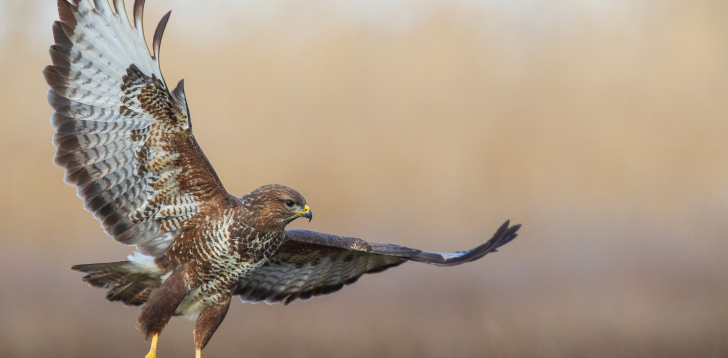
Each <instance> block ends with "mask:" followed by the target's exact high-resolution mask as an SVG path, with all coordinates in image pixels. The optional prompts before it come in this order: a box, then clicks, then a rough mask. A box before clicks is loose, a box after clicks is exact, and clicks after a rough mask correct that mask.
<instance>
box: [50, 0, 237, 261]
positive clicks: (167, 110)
mask: <svg viewBox="0 0 728 358" xmlns="http://www.w3.org/2000/svg"><path fill="white" fill-rule="evenodd" d="M143 8H144V1H143V0H137V1H136V2H135V3H134V24H133V25H132V24H130V22H129V19H128V18H127V15H126V10H125V9H124V1H123V0H114V9H112V8H111V6H110V4H109V2H108V0H95V1H94V3H93V4H92V3H91V2H90V1H89V0H72V2H71V3H68V2H66V1H65V0H59V1H58V12H59V15H60V21H56V22H55V23H54V24H53V36H54V38H55V45H53V46H51V48H50V54H51V59H52V61H53V65H52V66H48V67H46V68H45V70H44V71H43V74H44V75H45V78H46V81H47V82H48V85H50V87H51V89H50V90H49V91H48V95H47V96H48V102H49V103H50V105H51V107H53V109H54V110H55V111H56V113H54V114H53V116H52V117H51V124H52V125H53V128H55V129H56V131H57V133H56V134H55V135H54V137H53V144H54V145H55V146H56V148H58V152H57V153H56V156H55V159H54V162H55V163H56V164H57V165H58V166H60V167H62V168H64V169H66V175H65V178H64V180H65V182H66V183H68V184H69V185H72V186H75V187H77V194H78V196H79V197H80V198H82V199H84V207H85V208H86V210H88V211H90V212H92V213H94V217H96V218H97V219H99V220H100V221H101V226H102V227H103V228H104V229H105V231H106V233H107V234H109V235H110V236H111V237H113V238H114V239H116V240H117V241H119V242H121V243H123V244H127V245H137V248H138V249H139V250H140V251H141V252H142V253H145V254H148V255H160V254H162V253H163V252H164V251H165V250H166V249H167V247H169V245H170V244H171V243H172V241H173V240H174V239H175V237H177V236H178V235H179V233H180V232H181V231H182V230H183V229H184V228H185V227H189V226H191V225H194V224H195V223H196V222H198V221H201V220H203V218H204V217H206V216H207V217H215V213H217V212H219V211H220V209H222V208H225V207H229V206H235V205H237V201H236V199H235V198H234V197H232V196H230V195H228V194H227V192H226V191H225V189H224V187H223V186H222V184H221V183H220V180H219V179H218V178H217V175H216V174H215V171H214V170H213V169H212V167H211V166H210V164H209V162H208V161H207V158H205V155H204V154H203V153H202V151H201V150H200V148H199V146H198V145H197V142H196V141H195V139H194V137H193V136H192V128H191V123H190V115H189V112H188V108H187V102H186V99H185V94H184V88H183V82H182V81H180V83H179V85H178V86H177V88H176V89H174V90H173V91H171V92H170V91H169V89H168V88H167V84H166V83H165V82H164V79H163V78H162V73H161V71H160V68H159V46H160V43H161V40H162V33H163V32H164V28H165V26H166V24H167V20H168V19H169V15H170V14H169V13H167V14H166V15H165V16H164V18H162V21H160V23H159V25H158V27H157V30H156V32H155V33H154V41H153V51H154V54H153V55H150V53H149V50H148V49H147V45H146V43H145V40H144V33H143V31H142V12H143Z"/></svg>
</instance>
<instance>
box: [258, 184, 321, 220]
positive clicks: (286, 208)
mask: <svg viewBox="0 0 728 358" xmlns="http://www.w3.org/2000/svg"><path fill="white" fill-rule="evenodd" d="M246 197H247V198H246V199H247V200H246V201H248V202H249V203H250V205H251V207H252V209H253V210H255V211H256V212H257V213H258V215H260V216H261V217H265V218H267V219H268V220H271V221H274V222H277V223H281V224H283V225H287V224H288V223H290V222H291V221H293V220H296V219H298V218H300V217H304V218H308V221H311V219H312V218H313V213H312V212H311V209H310V208H309V207H308V205H306V199H304V198H303V195H301V194H300V193H299V192H297V191H295V190H293V189H291V188H289V187H287V186H285V185H280V184H270V185H265V186H262V187H260V188H258V189H255V190H253V191H252V192H251V193H250V194H248V195H246Z"/></svg>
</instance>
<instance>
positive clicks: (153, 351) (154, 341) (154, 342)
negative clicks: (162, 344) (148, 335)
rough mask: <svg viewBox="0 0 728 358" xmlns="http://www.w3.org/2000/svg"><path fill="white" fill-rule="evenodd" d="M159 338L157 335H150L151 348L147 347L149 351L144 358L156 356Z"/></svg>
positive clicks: (155, 357)
mask: <svg viewBox="0 0 728 358" xmlns="http://www.w3.org/2000/svg"><path fill="white" fill-rule="evenodd" d="M158 339H159V335H158V334H155V335H154V336H152V348H149V353H147V355H146V356H144V358H157V340H158Z"/></svg>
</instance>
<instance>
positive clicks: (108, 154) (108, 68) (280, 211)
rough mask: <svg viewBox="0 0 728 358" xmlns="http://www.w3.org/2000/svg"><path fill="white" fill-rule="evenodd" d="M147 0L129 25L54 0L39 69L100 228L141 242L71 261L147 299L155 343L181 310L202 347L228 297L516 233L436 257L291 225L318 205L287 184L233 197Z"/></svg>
mask: <svg viewBox="0 0 728 358" xmlns="http://www.w3.org/2000/svg"><path fill="white" fill-rule="evenodd" d="M143 7H144V1H143V0H136V1H135V3H134V11H133V21H129V18H128V17H127V13H126V10H125V9H124V1H123V0H114V2H113V4H111V3H109V1H108V0H95V1H94V2H93V3H91V1H90V0H72V1H71V2H67V1H66V0H59V1H58V13H59V17H60V21H56V22H55V23H54V24H53V36H54V38H55V44H54V45H52V46H51V48H50V55H51V59H52V62H53V65H52V66H48V67H46V68H45V70H44V71H43V74H44V76H45V79H46V81H47V82H48V85H49V86H50V87H51V89H50V90H49V91H48V94H47V98H48V102H49V103H50V106H51V107H52V108H53V109H54V110H55V113H54V114H53V115H52V116H51V124H52V125H53V128H54V129H55V130H56V132H57V133H56V134H55V135H54V136H53V144H54V145H55V146H56V148H57V149H58V151H57V153H56V155H55V158H54V162H55V164H57V165H58V166H60V167H62V168H64V169H65V170H66V173H65V177H64V180H65V182H66V183H67V184H69V185H72V186H75V187H76V188H77V194H78V196H79V197H80V198H81V199H83V200H84V208H85V209H86V210H88V211H90V212H92V213H93V214H94V217H95V218H96V219H98V220H99V221H100V222H101V226H102V227H103V228H104V231H105V232H106V234H108V235H109V236H111V237H112V238H114V239H115V240H116V241H118V242H120V243H122V244H125V245H135V246H136V250H137V252H135V253H134V254H133V255H130V256H129V257H128V260H127V261H120V262H111V263H97V264H86V265H76V266H73V267H72V268H73V269H74V270H78V271H82V272H85V273H87V275H86V276H85V277H83V280H84V281H85V282H87V283H89V284H91V285H93V286H95V287H101V288H106V289H108V290H109V291H108V294H107V296H106V298H107V299H108V300H109V301H120V302H122V303H124V304H126V305H144V307H143V309H142V312H141V315H140V316H139V321H138V327H139V328H140V329H141V331H142V332H143V333H144V334H145V336H146V338H147V339H149V338H151V339H152V344H151V349H150V351H149V353H148V354H147V358H149V357H156V346H157V339H158V336H159V334H160V333H161V332H162V329H163V328H164V327H165V326H166V325H167V323H168V322H169V320H170V318H171V317H172V316H175V315H186V316H191V317H197V321H196V324H195V330H194V339H195V348H196V357H198V358H199V357H200V354H201V350H202V349H203V348H204V347H205V345H206V344H207V342H208V341H209V340H210V337H212V335H213V333H214V332H215V330H216V329H217V327H218V326H219V325H220V323H221V322H222V320H223V319H224V318H225V315H226V313H227V311H228V307H229V306H230V301H231V298H232V297H233V296H238V297H239V298H240V299H241V300H242V301H243V302H247V301H249V302H259V301H265V302H267V303H269V304H272V303H275V302H282V303H284V304H286V305H287V304H289V303H291V302H293V301H295V300H296V299H302V300H307V299H310V298H312V297H313V296H318V295H324V294H330V293H332V292H334V291H337V290H339V289H341V288H342V287H343V286H344V285H348V284H351V283H354V282H355V281H356V280H357V279H358V278H359V277H360V276H361V275H363V274H365V273H373V272H379V271H383V270H385V269H387V268H389V267H393V266H397V265H400V264H402V263H404V262H406V261H418V262H424V263H428V264H433V265H439V266H452V265H458V264H461V263H464V262H470V261H475V260H477V259H479V258H481V257H483V256H484V255H485V254H487V253H489V252H494V251H495V250H496V248H498V247H499V246H501V245H504V244H506V243H508V242H509V241H511V240H513V239H514V238H515V237H516V231H517V230H518V229H519V227H520V225H513V226H509V222H508V221H506V222H505V223H504V224H503V225H502V226H501V227H500V228H499V229H498V230H497V231H496V233H495V235H494V236H493V238H491V239H490V240H488V241H487V242H486V243H484V244H482V245H480V246H478V247H476V248H474V249H472V250H469V251H460V252H455V253H448V254H440V253H433V252H425V251H421V250H417V249H411V248H407V247H403V246H398V245H393V244H377V243H370V242H367V241H364V240H361V239H357V238H352V237H343V236H336V235H330V234H323V233H317V232H311V231H305V230H286V229H285V228H286V225H288V224H289V223H290V222H292V221H293V220H295V219H297V218H299V217H304V218H308V219H309V221H310V220H311V218H312V212H311V209H310V208H309V206H308V205H307V203H306V200H305V199H304V198H303V196H302V195H301V194H299V193H298V192H297V191H295V190H293V189H291V188H288V187H286V186H283V185H278V184H273V185H266V186H263V187H260V188H258V189H256V190H254V191H252V192H250V193H249V194H246V195H243V196H240V197H236V196H234V195H231V194H229V193H228V192H227V191H226V190H225V188H224V186H223V185H222V183H221V182H220V179H219V178H218V177H217V175H216V174H215V171H214V170H213V169H212V166H211V165H210V162H209V161H208V160H207V158H206V157H205V155H204V154H203V153H202V150H201V149H200V147H199V145H198V144H197V142H196V141H195V137H194V136H193V135H192V123H191V121H190V113H189V109H188V106H187V98H186V96H185V91H184V86H183V81H180V82H179V84H178V85H177V86H176V87H175V88H174V89H170V88H169V87H167V83H166V82H165V81H164V78H163V77H162V73H161V71H160V67H159V46H160V43H161V40H162V33H163V32H164V28H165V25H166V24H167V21H168V20H169V15H170V13H167V14H166V15H165V16H164V17H163V18H162V20H161V22H160V23H159V25H158V26H157V29H156V31H155V33H154V39H153V45H152V53H151V54H150V51H149V49H148V48H147V45H146V42H145V39H144V32H143V31H142V12H143Z"/></svg>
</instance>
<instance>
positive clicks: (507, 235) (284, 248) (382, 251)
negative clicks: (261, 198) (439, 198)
mask: <svg viewBox="0 0 728 358" xmlns="http://www.w3.org/2000/svg"><path fill="white" fill-rule="evenodd" d="M520 227H521V225H513V226H509V221H506V222H505V223H504V224H503V225H501V227H500V228H499V229H498V231H496V233H495V235H493V238H491V239H490V240H488V242H486V243H484V244H482V245H480V246H478V247H476V248H474V249H472V250H468V251H459V252H453V253H448V254H440V253H435V252H427V251H422V250H417V249H411V248H408V247H404V246H399V245H393V244H377V243H369V242H366V241H364V240H361V239H357V238H353V237H341V236H336V235H330V234H322V233H318V232H312V231H306V230H290V231H287V232H286V235H287V237H288V241H286V242H285V243H284V244H283V245H281V247H280V248H279V249H278V251H277V252H276V253H275V254H274V255H273V256H272V257H271V258H270V259H269V260H268V262H267V263H266V264H264V265H263V266H262V267H260V268H259V269H257V270H256V271H254V272H253V273H251V274H250V275H249V276H247V277H245V278H244V279H243V281H242V282H241V283H240V285H238V288H237V289H236V290H235V291H234V294H236V295H240V299H241V300H242V301H243V302H247V301H250V302H260V301H265V302H267V303H269V304H272V303H276V302H280V301H283V302H284V304H286V305H288V304H289V303H291V302H293V301H294V300H296V299H298V298H300V299H302V300H307V299H310V298H311V297H313V296H319V295H325V294H330V293H333V292H335V291H338V290H340V289H341V288H342V287H344V285H349V284H352V283H354V282H356V280H357V279H359V277H360V276H361V275H363V274H365V273H374V272H380V271H384V270H386V269H387V268H389V267H393V266H397V265H400V264H402V263H404V262H405V261H407V260H411V261H418V262H424V263H428V264H432V265H438V266H454V265H459V264H462V263H465V262H471V261H475V260H477V259H479V258H481V257H483V256H485V255H486V254H487V253H489V252H494V251H495V250H496V249H497V248H498V247H500V246H502V245H505V244H507V243H508V242H510V241H511V240H513V239H514V238H516V236H517V235H518V234H516V232H517V231H518V229H519V228H520Z"/></svg>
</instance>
